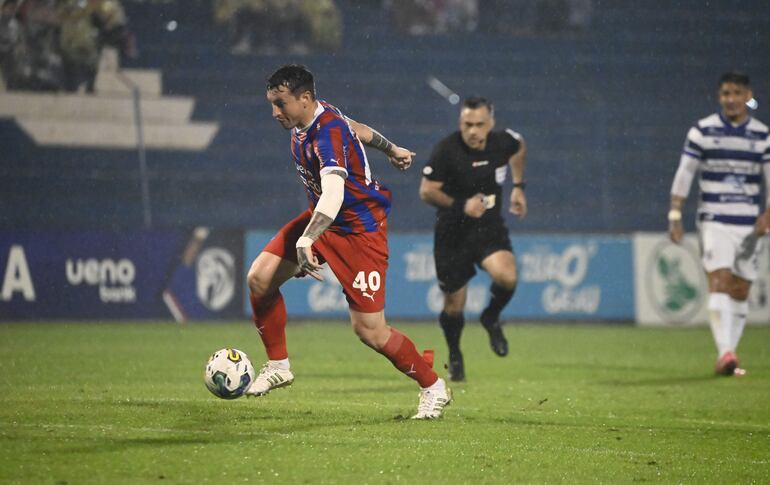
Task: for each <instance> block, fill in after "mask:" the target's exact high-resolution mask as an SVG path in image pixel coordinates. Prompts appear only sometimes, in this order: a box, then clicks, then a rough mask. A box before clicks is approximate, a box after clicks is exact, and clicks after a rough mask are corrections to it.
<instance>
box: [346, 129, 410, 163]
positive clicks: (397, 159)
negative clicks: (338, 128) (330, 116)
mask: <svg viewBox="0 0 770 485" xmlns="http://www.w3.org/2000/svg"><path fill="white" fill-rule="evenodd" d="M347 120H348V123H349V124H350V127H351V128H352V129H353V131H354V132H355V134H356V136H358V139H359V140H361V142H362V143H363V144H364V145H366V146H369V147H372V148H376V149H377V150H379V151H381V152H382V153H384V154H385V155H387V156H388V160H390V163H391V164H392V165H393V166H394V167H396V168H397V169H399V170H406V169H407V168H409V167H410V166H411V165H412V157H414V156H416V155H417V154H416V153H414V152H413V151H411V150H409V149H407V148H402V147H400V146H398V145H396V144H395V143H393V142H391V141H390V140H388V139H387V138H385V137H384V136H383V135H382V134H381V133H380V132H378V131H377V130H375V129H374V128H372V127H370V126H368V125H365V124H363V123H359V122H357V121H355V120H352V119H350V118H347Z"/></svg>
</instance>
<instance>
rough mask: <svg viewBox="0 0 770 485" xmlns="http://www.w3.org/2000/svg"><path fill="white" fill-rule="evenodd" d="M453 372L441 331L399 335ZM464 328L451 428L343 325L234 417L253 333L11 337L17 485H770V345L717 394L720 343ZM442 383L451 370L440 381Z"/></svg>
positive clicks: (2, 347)
mask: <svg viewBox="0 0 770 485" xmlns="http://www.w3.org/2000/svg"><path fill="white" fill-rule="evenodd" d="M396 326H397V327H398V328H400V329H401V330H402V331H404V332H405V333H407V334H408V335H410V336H411V337H412V338H413V339H414V340H415V342H416V343H417V345H418V347H419V348H434V349H436V360H437V364H439V365H437V366H438V367H441V366H440V364H441V363H443V362H444V360H445V358H446V351H445V349H444V345H443V344H442V342H443V340H442V337H441V333H440V330H439V328H438V326H437V325H435V324H433V325H431V324H415V323H396ZM506 331H507V335H508V338H509V341H510V343H511V355H509V356H508V357H507V358H504V359H501V358H498V357H496V356H494V355H493V354H492V353H491V351H490V350H489V348H488V345H487V341H486V335H485V333H484V331H483V330H482V329H481V328H480V327H479V326H478V325H477V324H475V325H469V326H468V327H466V332H465V336H464V341H463V343H464V349H465V355H466V371H467V376H468V381H467V382H466V383H461V384H455V385H453V386H452V387H453V390H454V395H455V402H454V403H453V404H452V405H451V406H450V407H449V408H447V412H446V416H445V418H444V419H442V420H439V421H432V422H415V421H410V420H408V419H405V417H408V416H410V415H411V414H413V413H414V411H415V409H416V405H417V387H416V385H415V384H414V383H413V382H412V381H410V380H408V379H406V378H405V377H403V376H402V375H400V374H399V373H398V372H397V371H396V370H395V369H394V368H392V367H391V365H390V363H389V362H388V361H387V360H386V359H384V358H383V357H381V356H380V355H378V354H376V353H375V352H373V351H371V350H369V349H368V348H366V347H365V346H364V345H363V344H361V343H360V342H359V341H358V340H357V339H356V337H355V336H354V335H353V333H352V331H351V330H350V329H349V328H348V326H347V325H343V324H342V323H341V322H327V323H321V322H316V323H290V324H289V328H288V337H289V350H290V352H291V356H292V370H293V371H294V373H295V375H296V381H295V383H294V386H292V387H290V388H288V389H280V390H276V391H274V392H273V393H271V394H270V395H268V396H266V397H263V398H259V399H248V400H247V399H245V398H242V399H238V400H234V401H222V400H219V399H216V398H215V397H214V396H212V395H210V394H209V393H208V391H207V390H206V388H205V387H204V385H203V367H204V364H205V362H206V360H207V358H208V356H209V354H210V353H211V352H213V351H214V350H217V349H219V348H221V347H226V346H233V347H238V348H240V349H242V350H244V351H246V352H247V353H248V354H249V355H250V356H251V358H252V360H253V361H254V363H255V365H256V366H260V365H261V363H262V361H263V355H264V354H263V351H262V347H261V343H260V342H259V339H258V336H257V335H256V333H255V332H254V330H253V327H252V326H251V324H250V323H247V322H245V321H244V322H241V323H237V324H236V323H228V324H221V323H210V324H194V325H191V326H188V327H184V328H183V327H179V326H177V325H175V324H171V323H109V324H93V323H92V324H83V323H48V324H38V323H25V324H2V325H0V369H2V374H0V482H4V483H5V482H11V483H14V482H18V483H29V482H33V483H58V484H64V483H68V484H74V483H137V482H139V483H150V482H155V483H198V482H205V481H211V482H214V481H222V480H227V481H228V482H256V483H324V482H330V483H398V482H400V483H521V482H529V483H532V482H534V483H542V482H567V483H575V482H580V483H583V482H604V483H630V482H666V483H681V482H687V483H750V482H756V483H760V482H765V483H767V482H768V481H770V328H768V327H749V328H747V329H746V333H745V336H744V339H743V343H742V346H741V349H740V355H741V357H742V359H743V363H744V365H745V367H746V368H747V369H748V375H747V376H745V377H743V378H717V377H714V376H713V375H712V365H713V361H714V358H715V355H714V354H715V351H714V349H713V343H712V341H711V336H710V333H709V331H708V329H706V328H699V329H640V328H635V327H630V326H608V325H604V326H582V325H581V326H578V325H542V324H541V325H535V324H532V325H509V326H508V327H507V329H506ZM441 373H442V374H445V371H444V370H443V369H442V370H441Z"/></svg>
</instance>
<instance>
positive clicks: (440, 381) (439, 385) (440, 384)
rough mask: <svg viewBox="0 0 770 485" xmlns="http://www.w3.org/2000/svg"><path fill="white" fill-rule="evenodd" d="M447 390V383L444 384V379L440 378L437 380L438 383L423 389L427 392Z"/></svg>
mask: <svg viewBox="0 0 770 485" xmlns="http://www.w3.org/2000/svg"><path fill="white" fill-rule="evenodd" d="M445 388H446V383H445V382H444V379H442V378H440V377H439V378H438V379H436V382H434V383H433V384H431V385H430V386H428V387H423V388H422V390H423V391H427V390H430V391H437V390H439V389H445Z"/></svg>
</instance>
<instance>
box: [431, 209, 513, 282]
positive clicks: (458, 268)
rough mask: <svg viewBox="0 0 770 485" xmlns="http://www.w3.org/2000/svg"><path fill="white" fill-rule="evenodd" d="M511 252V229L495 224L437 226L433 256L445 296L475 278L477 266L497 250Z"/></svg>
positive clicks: (448, 224) (443, 224)
mask: <svg viewBox="0 0 770 485" xmlns="http://www.w3.org/2000/svg"><path fill="white" fill-rule="evenodd" d="M501 250H502V251H511V252H513V248H512V247H511V239H510V238H509V237H508V229H507V228H506V227H505V225H504V224H502V223H494V224H472V225H469V224H458V223H442V221H438V223H437V224H436V232H435V237H434V239H433V257H434V258H435V262H436V276H437V278H438V285H439V288H441V291H443V292H444V293H453V292H455V291H457V290H459V289H460V288H462V287H463V286H465V285H466V284H467V283H468V281H469V280H470V279H471V278H473V276H474V275H475V274H476V266H480V265H481V262H482V261H483V260H484V258H486V257H487V256H489V255H490V254H492V253H494V252H496V251H501Z"/></svg>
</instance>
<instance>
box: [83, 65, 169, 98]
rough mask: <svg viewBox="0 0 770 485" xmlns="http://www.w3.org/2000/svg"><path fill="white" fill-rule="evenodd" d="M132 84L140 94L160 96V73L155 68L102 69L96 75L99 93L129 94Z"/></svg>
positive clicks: (161, 87) (96, 87)
mask: <svg viewBox="0 0 770 485" xmlns="http://www.w3.org/2000/svg"><path fill="white" fill-rule="evenodd" d="M132 86H136V87H138V88H139V91H140V92H141V93H142V94H145V95H148V96H160V95H161V93H162V92H163V80H162V74H161V72H160V71H158V70H156V69H121V70H119V71H102V70H100V71H99V73H98V74H97V75H96V85H95V89H96V92H97V93H99V94H130V93H131V91H132Z"/></svg>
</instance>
